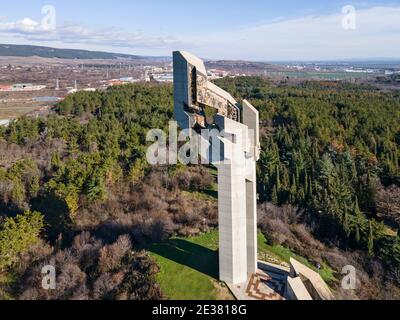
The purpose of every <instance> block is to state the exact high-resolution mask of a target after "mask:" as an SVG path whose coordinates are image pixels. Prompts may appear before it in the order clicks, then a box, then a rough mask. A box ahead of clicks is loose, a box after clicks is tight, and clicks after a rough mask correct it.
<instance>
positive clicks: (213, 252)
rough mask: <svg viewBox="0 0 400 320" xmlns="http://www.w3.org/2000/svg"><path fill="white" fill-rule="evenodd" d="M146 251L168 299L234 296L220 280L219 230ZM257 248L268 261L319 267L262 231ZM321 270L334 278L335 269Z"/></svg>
mask: <svg viewBox="0 0 400 320" xmlns="http://www.w3.org/2000/svg"><path fill="white" fill-rule="evenodd" d="M147 250H148V251H149V252H150V254H151V256H152V257H153V258H154V259H155V260H156V262H157V264H158V266H159V267H160V269H161V271H160V273H158V275H157V282H158V283H159V285H160V286H161V289H162V291H163V293H164V294H165V295H166V296H167V298H168V299H172V300H216V299H232V296H231V294H230V293H229V291H228V289H227V288H225V287H224V286H223V285H222V284H220V283H219V281H218V251H217V250H218V230H214V231H211V232H208V233H205V234H203V235H200V236H196V237H190V238H171V239H170V240H168V241H165V242H162V243H158V244H153V245H152V246H150V247H149V248H147ZM258 251H259V258H260V259H262V260H267V262H268V260H270V261H269V262H274V263H285V262H286V263H288V262H289V260H290V258H291V257H293V258H294V259H296V260H298V261H300V262H301V263H304V264H305V265H307V266H309V267H311V268H312V269H314V270H316V268H315V267H314V266H313V265H312V264H311V263H310V262H308V261H307V260H306V259H305V258H303V257H300V256H298V255H296V254H295V253H293V252H291V251H290V250H289V249H287V248H284V247H282V246H270V245H268V244H267V242H266V240H265V237H264V235H263V234H262V233H261V232H260V233H259V235H258ZM271 260H272V261H271ZM316 271H317V270H316ZM319 273H320V274H321V276H322V278H323V279H324V280H325V281H327V282H330V281H335V277H334V275H333V270H332V269H330V268H329V267H328V266H327V265H323V268H322V270H320V271H319Z"/></svg>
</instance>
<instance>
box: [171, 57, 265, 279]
mask: <svg viewBox="0 0 400 320" xmlns="http://www.w3.org/2000/svg"><path fill="white" fill-rule="evenodd" d="M173 60H174V103H175V119H176V121H177V122H178V124H179V126H180V127H181V128H182V129H194V130H195V131H197V132H201V131H204V130H206V129H208V130H210V129H211V130H213V129H217V130H218V131H219V132H222V133H223V134H222V135H221V136H219V137H218V140H219V141H217V142H218V143H217V142H216V141H215V140H212V139H209V138H204V136H202V138H201V139H202V146H204V145H206V147H202V148H200V149H201V150H200V151H199V153H200V154H199V156H201V158H202V159H207V160H208V161H209V163H212V164H214V165H215V166H216V167H217V169H218V211H219V273H220V280H221V281H224V282H226V283H228V284H233V285H236V284H242V283H245V282H246V281H247V280H248V278H249V276H251V275H252V274H254V273H255V272H256V271H257V199H256V161H258V159H259V154H260V143H259V115H258V111H257V110H256V109H255V108H254V107H253V106H252V105H251V104H250V103H249V102H248V101H246V100H244V101H242V103H240V104H239V103H238V102H237V101H236V100H235V99H234V98H233V97H232V96H231V95H230V94H229V93H227V92H226V91H224V90H222V89H221V88H219V87H218V86H216V85H215V84H213V83H212V82H210V81H208V78H207V71H206V68H205V65H204V63H203V61H202V60H200V59H199V58H197V57H195V56H193V55H191V54H190V53H187V52H174V54H173ZM199 259H201V257H199Z"/></svg>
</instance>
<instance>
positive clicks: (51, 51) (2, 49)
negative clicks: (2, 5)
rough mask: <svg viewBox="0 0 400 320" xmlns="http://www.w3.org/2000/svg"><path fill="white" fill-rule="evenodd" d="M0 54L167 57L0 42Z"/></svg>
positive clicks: (123, 57)
mask: <svg viewBox="0 0 400 320" xmlns="http://www.w3.org/2000/svg"><path fill="white" fill-rule="evenodd" d="M0 56H7V57H34V56H37V57H42V58H60V59H104V60H111V59H130V60H139V59H141V60H142V59H145V60H168V59H171V58H168V57H147V56H136V55H130V54H122V53H111V52H102V51H88V50H79V49H56V48H50V47H40V46H29V45H14V44H0Z"/></svg>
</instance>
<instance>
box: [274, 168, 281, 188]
mask: <svg viewBox="0 0 400 320" xmlns="http://www.w3.org/2000/svg"><path fill="white" fill-rule="evenodd" d="M275 186H276V191H280V190H281V176H280V170H279V165H277V166H276V183H275Z"/></svg>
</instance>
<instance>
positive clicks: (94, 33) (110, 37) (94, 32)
mask: <svg viewBox="0 0 400 320" xmlns="http://www.w3.org/2000/svg"><path fill="white" fill-rule="evenodd" d="M0 37H1V38H0V41H4V40H8V41H13V42H15V43H21V42H24V41H25V42H29V43H35V44H36V43H38V42H40V43H41V44H42V45H52V44H56V43H57V44H60V43H61V44H63V45H64V46H71V47H74V45H75V46H78V47H81V48H83V49H84V48H86V47H93V46H95V47H96V46H97V47H102V48H107V49H108V50H111V51H112V50H113V48H114V49H115V48H116V47H117V48H128V49H134V48H141V49H146V48H147V49H151V50H163V49H168V51H170V50H172V49H173V48H174V47H175V46H176V45H177V44H179V43H180V42H179V41H178V40H177V39H175V38H173V37H153V36H147V35H144V34H142V33H140V32H127V31H124V30H120V29H116V28H107V29H90V28H85V27H83V26H80V25H62V26H58V27H57V28H56V29H55V30H49V29H48V28H46V27H45V26H42V25H41V23H39V22H37V21H34V20H32V19H30V18H25V19H22V20H19V21H17V22H1V21H0ZM3 39H4V40H3ZM11 39H12V40H11Z"/></svg>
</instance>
